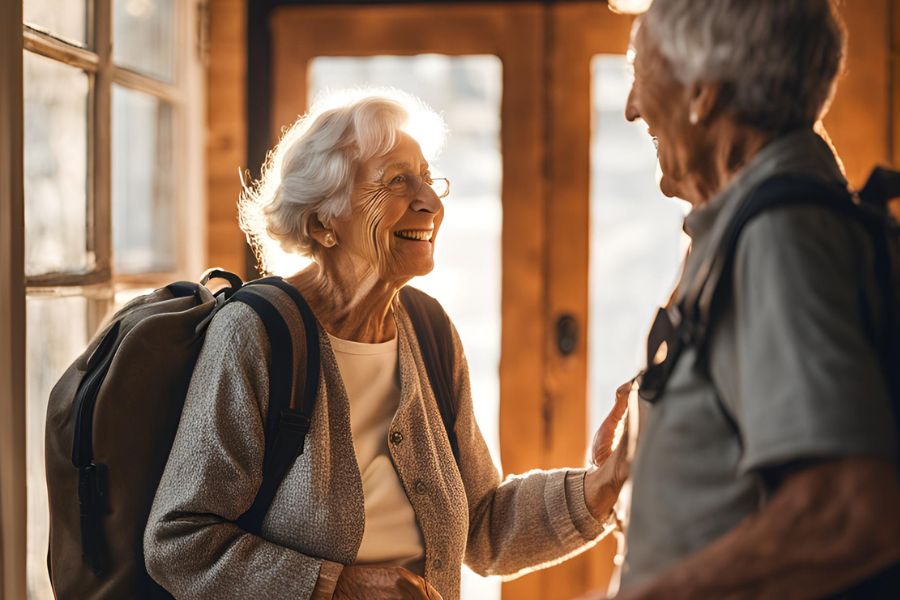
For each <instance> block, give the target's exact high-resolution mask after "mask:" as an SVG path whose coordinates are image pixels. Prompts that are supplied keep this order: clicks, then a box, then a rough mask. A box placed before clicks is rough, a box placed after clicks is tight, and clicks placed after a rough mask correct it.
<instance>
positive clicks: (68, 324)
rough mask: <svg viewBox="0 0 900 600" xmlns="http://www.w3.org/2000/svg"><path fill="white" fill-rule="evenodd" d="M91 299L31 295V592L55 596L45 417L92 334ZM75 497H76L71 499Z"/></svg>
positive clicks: (39, 598) (37, 597)
mask: <svg viewBox="0 0 900 600" xmlns="http://www.w3.org/2000/svg"><path fill="white" fill-rule="evenodd" d="M88 306H89V301H88V300H87V299H86V298H84V297H81V296H76V297H55V296H29V297H28V299H27V305H26V310H27V315H28V316H27V324H26V332H27V341H26V344H27V350H26V352H27V353H26V369H27V391H26V393H27V408H26V432H25V437H26V452H27V464H26V470H27V485H28V523H27V531H28V597H29V599H31V600H44V599H47V600H52V598H53V593H52V591H51V590H50V579H49V577H48V575H47V540H48V536H49V534H50V528H49V523H48V507H47V483H46V477H45V472H44V419H45V416H46V413H47V400H48V399H49V397H50V390H51V389H52V388H53V386H54V384H55V383H56V381H57V379H59V377H60V376H61V375H62V374H63V372H64V371H65V370H66V368H67V367H68V366H69V363H71V362H72V361H73V360H75V357H76V356H78V354H80V353H81V352H82V351H83V350H84V348H85V346H86V345H87V340H88ZM74 501H75V499H74V498H73V502H74Z"/></svg>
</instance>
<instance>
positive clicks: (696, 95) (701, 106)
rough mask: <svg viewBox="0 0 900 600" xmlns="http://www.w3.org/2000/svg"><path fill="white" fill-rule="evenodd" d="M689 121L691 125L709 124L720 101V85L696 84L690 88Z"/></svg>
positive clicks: (704, 82)
mask: <svg viewBox="0 0 900 600" xmlns="http://www.w3.org/2000/svg"><path fill="white" fill-rule="evenodd" d="M690 95H691V97H690V103H689V110H690V121H691V123H692V124H693V125H699V124H705V123H709V122H710V121H712V120H713V118H714V117H715V116H716V112H717V111H718V109H719V103H720V102H721V100H722V84H721V83H719V82H708V81H703V82H698V83H694V84H693V85H691V87H690Z"/></svg>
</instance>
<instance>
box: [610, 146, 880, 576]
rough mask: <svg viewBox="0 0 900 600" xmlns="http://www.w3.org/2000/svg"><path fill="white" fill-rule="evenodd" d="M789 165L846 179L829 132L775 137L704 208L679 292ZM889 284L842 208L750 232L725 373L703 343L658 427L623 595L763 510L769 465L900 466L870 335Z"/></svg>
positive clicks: (718, 332) (652, 421)
mask: <svg viewBox="0 0 900 600" xmlns="http://www.w3.org/2000/svg"><path fill="white" fill-rule="evenodd" d="M786 173H792V174H798V175H806V176H814V177H818V178H820V179H822V180H823V181H826V182H827V181H832V182H841V183H844V184H845V182H844V179H843V177H842V175H841V173H840V169H839V168H838V166H837V163H836V160H835V157H834V155H833V154H832V152H831V150H830V148H829V147H828V145H827V144H825V142H824V141H822V139H821V138H819V137H818V136H817V135H815V134H814V133H813V132H811V131H809V132H801V133H795V134H791V135H789V136H786V137H783V138H780V139H778V140H776V141H775V142H772V143H771V144H769V145H768V146H767V147H766V148H764V149H763V150H762V151H761V152H760V153H759V154H758V155H757V156H756V157H754V159H753V160H752V161H751V162H750V163H749V164H748V165H747V166H746V167H745V168H744V169H743V170H742V171H741V173H740V174H739V175H738V176H737V177H736V178H735V180H734V181H733V182H732V183H731V184H729V186H728V187H727V188H726V189H725V190H724V191H723V192H722V193H721V194H719V195H718V196H717V197H716V198H714V199H712V200H711V201H710V202H708V203H707V204H704V205H702V206H700V207H698V208H695V209H694V210H693V211H692V212H691V214H690V215H688V217H687V219H686V221H685V230H686V231H687V232H688V233H689V234H690V235H691V237H692V242H693V243H692V252H691V255H690V256H689V258H688V261H687V263H686V265H685V273H684V275H683V277H682V281H681V283H680V284H679V291H678V296H679V297H681V296H683V295H684V294H685V293H686V292H687V290H689V289H690V288H691V286H692V285H696V281H697V274H698V273H701V272H702V266H703V264H704V263H705V261H707V260H709V258H710V257H711V256H712V253H713V252H714V251H715V249H716V248H717V247H718V244H719V241H720V240H721V236H722V234H723V232H724V229H725V228H726V226H727V224H728V222H729V221H730V219H731V217H732V216H733V215H734V213H735V211H736V210H737V208H738V207H739V206H740V204H741V203H742V202H743V201H744V200H746V198H747V197H748V194H749V192H750V191H751V190H752V189H753V188H754V187H755V186H756V185H758V184H759V183H760V182H762V181H764V180H766V179H768V178H770V177H772V176H775V175H780V174H786ZM877 290H878V288H877V284H876V282H875V277H874V267H873V266H872V248H871V242H870V240H869V238H868V237H867V235H866V234H865V232H864V231H863V230H862V229H861V228H860V227H859V226H858V225H857V224H855V223H852V222H849V221H847V220H846V219H845V218H843V217H841V216H839V215H837V214H835V213H834V212H832V211H830V210H828V209H826V208H821V207H816V206H809V205H806V206H798V207H790V208H783V209H778V210H772V211H770V212H767V213H764V214H762V215H760V216H759V217H757V218H756V219H755V220H754V221H752V222H751V223H750V224H749V225H748V226H747V228H746V229H745V230H744V232H743V234H742V236H741V239H740V242H739V244H738V249H737V254H736V257H735V269H734V275H733V284H732V295H731V297H730V300H729V302H728V306H726V307H724V310H723V311H722V315H721V316H720V317H719V318H718V319H717V321H716V322H715V326H714V330H713V337H712V339H711V340H710V346H709V372H710V373H711V379H710V378H709V377H706V376H704V375H702V374H701V373H699V372H698V371H697V370H696V369H695V362H696V354H695V353H694V351H693V350H688V351H687V352H685V353H684V354H683V355H682V357H681V359H680V361H679V362H678V364H677V366H676V369H675V371H674V373H673V374H672V377H671V379H670V380H669V382H668V385H667V387H666V391H665V394H664V396H663V397H662V398H661V399H660V400H659V401H658V402H657V403H656V404H654V405H653V407H652V409H651V410H650V412H649V415H648V416H647V419H646V422H645V423H644V425H643V428H642V431H641V439H640V442H639V445H638V450H637V456H636V458H635V464H634V467H633V469H632V474H633V482H634V491H633V498H632V505H631V514H630V524H629V529H628V535H627V555H626V560H625V566H624V569H623V574H622V585H623V588H627V587H630V586H633V585H635V584H637V583H640V582H642V581H645V580H647V579H650V578H652V577H653V576H655V575H659V574H660V573H661V572H662V571H663V570H665V569H666V568H668V567H671V566H672V565H674V564H675V563H676V562H678V561H679V560H680V559H682V558H685V557H686V556H687V555H689V554H692V553H694V552H696V551H698V550H700V549H702V548H703V547H705V546H706V545H707V544H709V543H710V542H712V541H713V540H715V539H716V538H718V537H721V536H722V535H723V534H725V533H726V532H728V531H729V530H731V529H732V528H734V527H735V526H736V525H737V524H738V523H739V522H740V521H742V520H743V519H744V518H746V517H747V516H749V515H751V514H753V513H754V512H756V511H757V510H759V509H760V507H762V506H763V505H764V504H765V502H766V490H765V489H764V487H763V485H762V479H761V478H760V473H761V472H762V471H764V470H765V469H766V468H770V467H774V466H778V465H782V464H785V463H788V462H791V461H795V460H800V459H810V458H822V457H843V456H859V455H866V456H876V457H882V458H886V459H888V460H892V461H893V460H896V451H897V439H896V437H897V436H896V432H895V430H894V419H893V413H892V409H891V406H890V398H889V395H888V391H887V382H886V378H885V374H884V369H883V366H882V364H881V358H880V357H879V355H878V353H877V351H876V349H875V348H874V346H873V344H872V342H871V341H870V337H869V336H868V335H867V333H866V332H867V328H866V327H867V320H870V321H872V322H873V323H874V325H875V326H876V327H877V326H878V324H880V323H881V322H882V321H881V320H882V316H883V315H882V312H881V310H882V308H883V307H881V306H880V304H879V303H878V298H879V295H878V291H877ZM717 396H718V399H717ZM718 400H721V402H722V405H723V406H724V407H725V408H726V409H727V410H728V412H729V413H730V415H731V417H732V418H733V419H734V422H735V423H736V424H737V427H738V429H739V431H740V437H741V438H742V439H739V438H738V436H737V435H736V434H735V433H734V430H733V429H732V428H731V426H730V425H729V423H728V421H727V419H726V417H725V415H723V413H722V408H721V407H720V405H719V401H718Z"/></svg>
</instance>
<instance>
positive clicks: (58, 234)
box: [24, 52, 93, 275]
mask: <svg viewBox="0 0 900 600" xmlns="http://www.w3.org/2000/svg"><path fill="white" fill-rule="evenodd" d="M24 77H25V82H24V83H25V273H26V274H27V275H40V274H42V273H52V272H62V271H66V272H79V271H85V270H88V269H89V268H91V267H92V263H93V260H92V257H91V256H90V255H89V254H88V252H87V227H88V216H87V215H88V210H87V209H88V201H87V181H88V180H87V152H88V150H87V149H88V131H87V116H88V76H87V74H85V73H84V72H83V71H80V70H78V69H75V68H72V67H69V66H66V65H64V64H62V63H58V62H55V61H52V60H50V59H47V58H43V57H41V56H38V55H36V54H32V53H30V52H25V55H24Z"/></svg>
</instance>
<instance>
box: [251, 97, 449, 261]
mask: <svg viewBox="0 0 900 600" xmlns="http://www.w3.org/2000/svg"><path fill="white" fill-rule="evenodd" d="M404 131H405V132H407V133H410V134H411V135H412V136H413V137H414V138H416V137H417V134H419V135H422V134H429V135H431V136H432V137H437V138H440V139H439V140H438V141H437V143H436V147H435V148H434V149H433V150H434V151H436V150H437V146H439V144H440V142H441V141H442V139H443V134H444V123H443V120H442V119H441V118H440V117H439V116H438V115H437V114H436V113H434V112H433V111H432V110H431V109H430V108H428V107H427V106H426V105H425V104H424V103H423V102H422V101H421V100H419V99H418V98H415V97H413V96H411V95H409V94H406V93H404V92H400V91H399V90H394V89H378V90H371V89H369V90H366V89H361V90H349V91H344V92H341V93H326V94H325V95H323V96H322V97H320V98H319V99H317V101H316V102H315V103H314V104H313V107H312V108H311V109H310V111H309V112H308V113H306V114H305V115H304V116H302V117H300V118H299V119H297V121H296V122H295V123H294V124H293V125H292V126H291V127H289V128H288V129H287V130H286V131H285V132H284V134H283V135H282V137H281V141H279V142H278V145H277V146H276V147H275V148H274V149H273V150H272V151H271V152H270V153H269V155H268V156H267V157H266V163H265V165H264V166H263V170H262V177H261V178H260V180H259V181H258V182H256V183H255V184H253V185H251V186H247V185H245V186H244V191H243V193H242V194H241V198H240V201H239V214H240V224H241V229H243V231H244V233H246V234H247V238H248V240H249V242H250V244H251V246H252V247H253V250H254V252H255V253H256V256H257V259H258V260H259V261H260V265H261V267H262V270H263V271H267V270H269V269H268V267H269V264H270V263H271V262H272V258H273V255H274V254H275V253H277V252H278V247H280V249H281V251H283V252H288V253H293V254H300V255H302V256H308V257H311V258H315V255H316V251H317V247H316V245H315V242H314V240H313V239H312V237H311V236H310V235H309V224H310V222H311V221H312V219H313V218H318V219H319V220H320V221H321V222H322V223H323V224H325V225H328V223H329V222H330V221H331V220H332V219H334V218H337V217H341V216H345V215H347V214H348V213H349V211H350V198H351V195H352V192H353V185H354V182H355V179H356V172H357V169H358V167H359V165H360V164H361V163H363V162H365V161H367V160H369V159H370V158H373V157H376V156H383V155H385V154H387V153H388V152H390V150H391V149H392V148H393V147H394V146H395V145H396V144H397V138H398V135H399V134H400V133H401V132H404ZM418 141H420V144H421V143H422V140H421V139H419V140H418ZM422 145H423V146H425V144H422ZM423 151H425V152H427V151H428V149H427V148H424V147H423Z"/></svg>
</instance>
